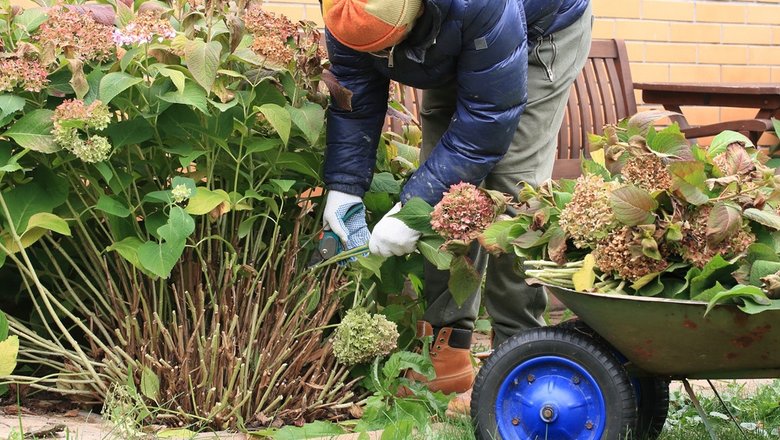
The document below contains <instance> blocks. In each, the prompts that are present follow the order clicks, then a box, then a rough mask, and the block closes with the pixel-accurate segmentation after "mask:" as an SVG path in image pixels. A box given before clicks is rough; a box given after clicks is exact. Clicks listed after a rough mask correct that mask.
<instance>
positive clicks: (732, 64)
mask: <svg viewBox="0 0 780 440" xmlns="http://www.w3.org/2000/svg"><path fill="white" fill-rule="evenodd" d="M593 6H594V11H595V14H596V15H597V20H596V24H595V27H594V38H622V39H624V40H626V45H627V46H628V53H629V58H630V59H631V73H632V75H633V78H634V81H637V82H639V81H680V82H695V81H723V82H780V0H758V1H754V0H731V1H699V0H693V1H691V0H593ZM639 98H641V97H640V96H639V95H637V99H638V102H640V101H641V100H640V99H639ZM684 110H685V113H686V116H687V117H688V118H689V120H690V121H691V122H692V123H707V122H716V121H718V120H729V119H738V118H749V117H752V116H753V115H754V114H755V111H753V110H750V109H734V108H712V107H701V108H686V109H684Z"/></svg>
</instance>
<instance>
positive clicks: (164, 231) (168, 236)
mask: <svg viewBox="0 0 780 440" xmlns="http://www.w3.org/2000/svg"><path fill="white" fill-rule="evenodd" d="M223 192H224V191H223ZM193 232H195V220H194V219H193V218H192V217H190V215H189V214H188V213H187V212H185V211H184V209H182V208H181V207H180V206H174V207H173V208H171V213H170V216H169V218H168V222H167V223H165V225H163V226H160V227H159V228H158V229H157V233H158V234H160V238H162V239H163V240H165V241H168V242H178V241H182V242H183V241H185V240H186V239H187V237H189V236H190V235H192V233H193Z"/></svg>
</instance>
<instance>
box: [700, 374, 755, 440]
mask: <svg viewBox="0 0 780 440" xmlns="http://www.w3.org/2000/svg"><path fill="white" fill-rule="evenodd" d="M707 383H708V384H710V388H712V392H713V393H715V397H717V398H718V401H719V402H720V406H722V407H723V409H725V410H726V414H728V415H729V418H730V419H731V421H732V422H734V424H735V425H737V429H739V432H740V433H741V434H742V437H744V438H745V439H746V440H749V438H748V435H747V433H746V432H745V430H744V429H742V426H740V424H739V422H738V421H737V418H736V417H734V414H732V413H731V410H730V409H729V407H728V405H726V402H724V401H723V399H722V398H721V397H720V393H719V392H718V389H717V388H715V384H713V383H712V381H711V380H707Z"/></svg>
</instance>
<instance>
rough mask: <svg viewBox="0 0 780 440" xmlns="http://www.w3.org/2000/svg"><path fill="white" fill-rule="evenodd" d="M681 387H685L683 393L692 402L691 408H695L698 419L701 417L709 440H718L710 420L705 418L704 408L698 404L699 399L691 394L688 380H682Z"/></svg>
mask: <svg viewBox="0 0 780 440" xmlns="http://www.w3.org/2000/svg"><path fill="white" fill-rule="evenodd" d="M682 383H683V386H685V391H686V392H687V393H688V396H689V397H690V398H691V401H692V402H693V406H694V407H695V408H696V411H697V412H698V413H699V417H701V421H702V423H704V427H705V428H707V432H708V433H709V434H710V438H712V440H718V435H717V434H715V430H714V429H713V428H712V425H711V424H710V420H709V419H708V418H707V414H705V413H704V408H702V407H701V403H699V399H697V398H696V394H695V393H694V392H693V388H691V384H690V383H689V382H688V379H683V380H682Z"/></svg>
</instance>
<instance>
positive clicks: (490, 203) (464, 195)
mask: <svg viewBox="0 0 780 440" xmlns="http://www.w3.org/2000/svg"><path fill="white" fill-rule="evenodd" d="M501 202H502V201H501V200H499V201H498V203H497V200H495V197H492V196H491V195H490V194H489V193H488V192H487V191H485V190H482V189H480V188H477V187H476V186H474V185H472V184H470V183H463V182H462V183H458V184H455V185H452V186H451V187H450V189H449V191H447V192H445V193H444V197H442V199H441V201H440V202H439V203H437V204H436V206H435V207H434V208H433V213H432V214H431V226H432V227H433V230H434V231H436V232H437V233H438V234H439V235H441V236H442V237H444V239H446V240H459V241H464V242H467V243H468V242H470V241H472V240H474V239H476V238H477V237H478V236H479V235H480V234H481V233H482V232H483V231H484V230H485V229H486V228H487V227H488V226H490V225H491V224H492V223H493V222H494V221H495V219H496V217H497V216H498V215H499V214H501V213H503V211H504V210H505V206H506V205H505V204H504V206H497V205H498V204H500V203H501Z"/></svg>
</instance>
